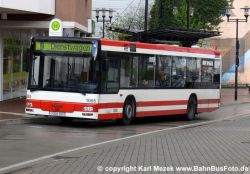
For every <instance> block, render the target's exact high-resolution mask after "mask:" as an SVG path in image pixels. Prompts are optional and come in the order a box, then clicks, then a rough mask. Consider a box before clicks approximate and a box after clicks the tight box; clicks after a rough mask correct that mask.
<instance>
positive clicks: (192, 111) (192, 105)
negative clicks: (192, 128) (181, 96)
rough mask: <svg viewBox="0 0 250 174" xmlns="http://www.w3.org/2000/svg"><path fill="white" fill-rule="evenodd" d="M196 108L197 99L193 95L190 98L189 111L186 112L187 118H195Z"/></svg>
mask: <svg viewBox="0 0 250 174" xmlns="http://www.w3.org/2000/svg"><path fill="white" fill-rule="evenodd" d="M196 108H197V101H196V99H195V98H194V97H191V98H190V99H189V100H188V105H187V113H186V119H187V120H193V119H194V118H195V114H196Z"/></svg>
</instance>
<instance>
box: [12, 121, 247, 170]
mask: <svg viewBox="0 0 250 174" xmlns="http://www.w3.org/2000/svg"><path fill="white" fill-rule="evenodd" d="M249 125H250V117H247V118H241V119H237V120H228V121H222V122H218V123H214V124H209V125H203V126H198V127H191V128H186V129H178V130H174V131H163V132H161V133H154V134H148V135H143V136H140V137H136V138H131V139H130V140H129V139H124V140H121V141H118V142H114V143H108V144H106V145H100V146H98V147H96V148H90V149H84V150H81V151H79V152H77V153H76V152H74V153H70V154H65V155H62V156H61V157H54V158H53V159H52V160H51V159H50V160H51V162H47V163H46V162H40V163H37V164H35V165H33V166H30V167H29V168H24V169H20V170H17V171H14V172H11V174H24V173H25V174H47V173H48V174H54V173H60V174H61V173H63V174H68V173H69V174H71V173H73V174H81V173H82V174H85V173H113V172H112V171H110V172H107V171H105V167H130V166H131V167H134V166H135V167H138V166H142V167H145V168H144V169H145V170H147V169H149V168H150V166H151V170H148V171H147V172H143V171H140V172H138V171H137V172H131V173H165V172H161V171H157V172H154V171H152V170H153V169H154V168H153V167H154V166H160V167H166V166H169V167H170V166H173V167H193V166H199V167H202V166H204V167H209V166H217V167H223V166H229V167H232V166H235V167H242V166H249V165H250V126H249ZM98 166H102V167H103V170H102V171H98V170H97V167H98ZM147 167H148V168H147ZM99 169H100V168H99ZM137 170H138V169H137ZM116 173H118V172H116ZM120 173H126V171H125V169H123V170H122V171H120ZM168 173H195V172H191V171H190V172H177V171H174V172H168ZM196 173H197V172H196ZM199 173H226V174H229V173H239V174H240V173H243V171H241V172H240V171H238V172H230V171H225V172H199Z"/></svg>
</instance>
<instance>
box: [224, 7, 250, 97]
mask: <svg viewBox="0 0 250 174" xmlns="http://www.w3.org/2000/svg"><path fill="white" fill-rule="evenodd" d="M232 9H233V8H232V6H231V5H230V6H228V7H227V8H226V16H227V22H236V57H235V85H234V87H235V88H234V100H235V101H237V99H238V68H239V49H240V42H239V22H247V19H248V16H249V9H250V8H249V7H244V8H241V9H243V10H244V16H245V19H239V18H235V19H230V16H231V14H232Z"/></svg>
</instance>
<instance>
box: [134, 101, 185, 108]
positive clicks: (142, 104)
mask: <svg viewBox="0 0 250 174" xmlns="http://www.w3.org/2000/svg"><path fill="white" fill-rule="evenodd" d="M187 103H188V101H187V100H176V101H147V102H137V103H136V106H137V107H145V106H173V105H186V104H187Z"/></svg>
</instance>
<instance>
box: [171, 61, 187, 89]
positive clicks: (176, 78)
mask: <svg viewBox="0 0 250 174" xmlns="http://www.w3.org/2000/svg"><path fill="white" fill-rule="evenodd" d="M185 84H186V58H182V57H174V58H173V61H172V88H184V87H185Z"/></svg>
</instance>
